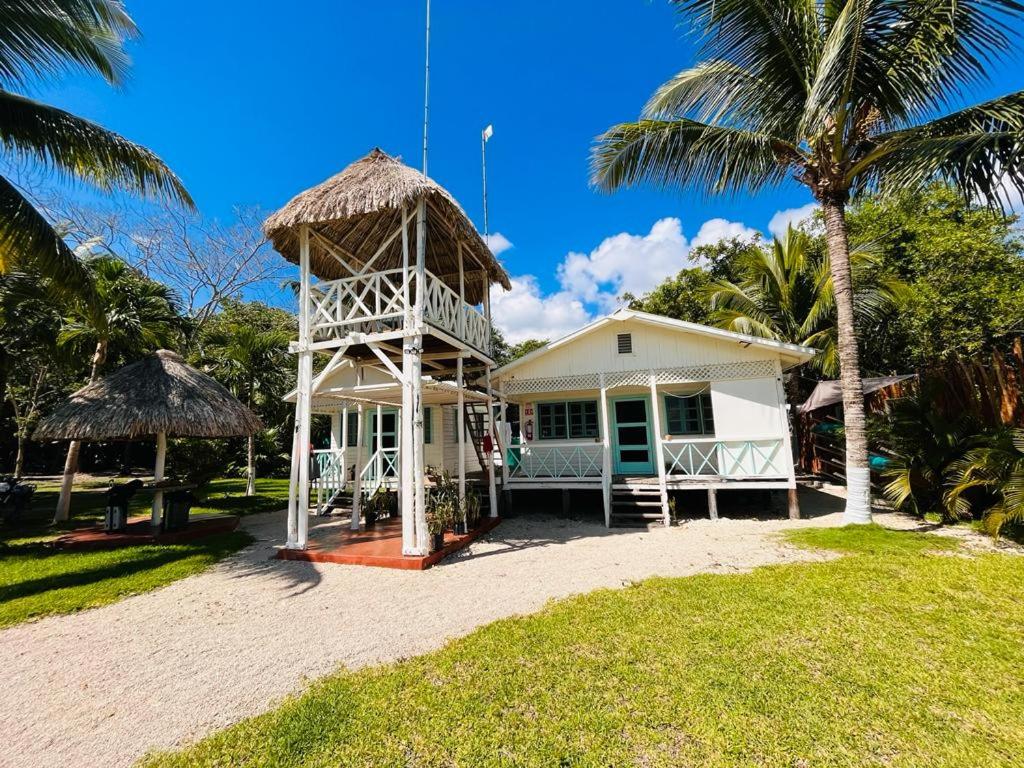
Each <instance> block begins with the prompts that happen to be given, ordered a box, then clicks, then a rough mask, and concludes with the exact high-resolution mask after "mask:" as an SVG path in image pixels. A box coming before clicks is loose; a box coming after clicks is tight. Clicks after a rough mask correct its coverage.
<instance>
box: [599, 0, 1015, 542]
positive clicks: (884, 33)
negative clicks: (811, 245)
mask: <svg viewBox="0 0 1024 768" xmlns="http://www.w3.org/2000/svg"><path fill="white" fill-rule="evenodd" d="M675 2H676V5H677V6H678V8H679V10H680V12H681V13H683V14H685V15H687V16H689V18H687V19H686V23H687V24H689V25H691V26H692V28H694V29H698V30H702V31H703V32H704V37H703V38H702V40H703V43H702V52H701V53H702V56H703V57H705V60H704V61H702V62H701V63H699V64H697V65H696V66H695V67H692V68H690V69H687V70H684V71H683V72H680V73H679V74H678V75H676V76H675V77H674V78H672V79H671V80H669V81H668V82H667V83H665V84H664V85H663V86H662V87H661V88H660V89H659V90H658V91H657V92H656V93H655V94H654V95H653V97H652V98H651V100H650V101H649V102H648V103H647V105H646V107H645V108H644V111H643V114H642V116H641V119H640V120H638V121H635V122H628V123H622V124H619V125H616V126H613V127H612V128H610V129H609V130H608V131H606V132H605V133H604V134H603V135H602V136H600V137H599V139H598V144H597V146H596V147H595V149H594V172H593V176H594V181H595V183H596V184H598V185H599V186H600V187H602V188H604V189H606V190H614V189H618V188H620V187H624V186H630V185H634V184H638V183H641V182H649V183H653V184H654V185H657V186H661V187H680V186H683V187H695V188H698V189H701V190H703V191H704V192H706V193H708V194H717V193H722V192H738V191H745V190H746V191H752V190H758V189H762V188H765V187H770V186H778V185H779V184H781V183H783V182H784V181H786V180H787V179H789V178H794V179H795V180H796V181H797V182H799V183H801V184H803V185H805V186H806V187H807V188H808V189H809V190H810V192H811V193H812V195H813V196H814V199H815V200H816V201H817V202H818V203H819V204H820V205H821V208H822V212H823V214H824V222H825V234H826V241H827V244H828V252H829V261H830V268H831V270H832V281H833V286H834V293H835V302H836V319H837V325H838V331H839V335H838V355H839V363H840V369H841V378H842V382H843V405H844V409H845V422H846V441H847V482H848V485H849V488H848V494H847V502H846V515H845V519H846V521H847V522H857V523H863V522H870V520H871V503H870V502H871V499H870V483H869V469H868V454H867V436H866V431H865V418H864V401H863V386H862V382H861V379H860V360H859V354H858V350H857V337H856V332H855V325H854V299H853V286H852V276H851V269H850V252H849V250H850V249H849V238H848V233H847V228H846V220H845V217H844V213H845V209H846V206H847V204H848V202H849V201H850V199H851V196H853V195H856V194H857V193H860V192H863V191H865V190H879V191H883V192H886V191H895V190H914V189H919V188H920V187H922V186H923V185H924V184H926V183H927V182H929V181H931V180H933V179H935V178H943V179H946V180H947V181H949V182H950V183H952V184H954V185H955V186H956V187H957V188H959V190H960V191H961V192H962V193H963V194H964V195H965V196H967V197H968V198H970V199H974V200H984V201H987V202H989V203H991V204H993V205H998V204H1000V203H1005V202H1006V197H1007V196H1008V194H1009V193H1010V192H1018V193H1024V168H1022V159H1024V141H1022V139H1024V92H1016V93H1011V94H1009V95H1006V96H1001V97H999V98H996V99H992V100H991V101H987V102H984V103H982V104H978V105H976V106H971V107H967V108H962V109H959V110H957V111H953V112H951V113H947V114H944V115H943V116H941V117H935V115H937V114H940V113H942V112H944V111H945V110H947V109H949V108H950V106H951V105H953V104H955V103H957V102H959V101H960V100H961V98H962V97H963V96H964V94H965V93H966V92H967V91H968V90H969V89H971V88H972V87H974V86H976V85H977V84H979V83H982V82H986V81H987V80H988V79H989V71H990V69H991V66H992V64H993V63H994V62H996V61H998V60H1000V59H1001V58H1002V57H1005V56H1006V54H1007V52H1009V51H1011V50H1014V48H1015V45H1014V44H1013V43H1012V42H1011V40H1010V36H1011V34H1012V33H1011V31H1010V28H1009V26H1008V25H1009V23H1010V21H1012V20H1013V18H1014V17H1020V16H1021V15H1024V6H1022V5H1021V4H1020V3H1019V2H1016V0H958V2H955V3H954V2H934V1H933V0H845V2H844V1H843V0H760V1H759V2H751V0H675Z"/></svg>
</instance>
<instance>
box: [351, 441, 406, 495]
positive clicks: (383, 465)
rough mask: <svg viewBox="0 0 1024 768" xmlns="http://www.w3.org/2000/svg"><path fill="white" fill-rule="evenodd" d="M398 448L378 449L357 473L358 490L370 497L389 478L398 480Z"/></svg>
mask: <svg viewBox="0 0 1024 768" xmlns="http://www.w3.org/2000/svg"><path fill="white" fill-rule="evenodd" d="M398 472H399V466H398V448H397V447H395V448H378V449H377V450H376V451H374V452H373V454H371V456H370V458H369V460H368V461H367V462H366V465H365V466H364V467H363V469H362V471H360V473H359V490H360V493H361V494H363V495H364V496H372V495H373V494H374V493H376V491H377V489H378V488H380V487H381V486H382V485H384V484H385V483H386V482H387V481H388V479H389V478H393V479H394V480H395V481H397V480H398Z"/></svg>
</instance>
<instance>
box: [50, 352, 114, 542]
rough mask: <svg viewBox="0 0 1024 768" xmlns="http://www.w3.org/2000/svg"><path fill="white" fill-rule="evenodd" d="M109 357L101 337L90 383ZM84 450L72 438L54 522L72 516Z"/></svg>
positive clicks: (95, 353)
mask: <svg viewBox="0 0 1024 768" xmlns="http://www.w3.org/2000/svg"><path fill="white" fill-rule="evenodd" d="M106 359H107V340H106V339H100V340H99V341H97V342H96V351H95V352H93V355H92V370H91V371H90V372H89V383H90V384H92V383H93V382H94V381H96V379H97V378H99V373H100V366H102V365H103V363H104V361H105V360H106ZM81 450H82V444H81V442H80V441H78V440H72V441H71V443H70V444H69V445H68V455H67V458H66V459H65V460H64V479H63V480H61V484H60V496H58V497H57V509H56V510H55V511H54V513H53V522H54V523H63V522H67V520H68V519H69V518H70V517H71V489H72V487H73V486H74V484H75V474H77V472H78V454H79V452H80V451H81Z"/></svg>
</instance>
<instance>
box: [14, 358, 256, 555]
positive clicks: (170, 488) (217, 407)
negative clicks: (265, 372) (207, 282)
mask: <svg viewBox="0 0 1024 768" xmlns="http://www.w3.org/2000/svg"><path fill="white" fill-rule="evenodd" d="M262 428H263V425H262V424H261V423H260V420H259V418H258V417H257V416H256V415H255V414H254V413H253V412H252V411H251V410H249V408H247V407H246V406H245V405H244V404H243V403H242V402H240V401H239V400H238V399H237V398H236V397H234V396H233V395H232V394H231V393H230V392H229V391H228V390H227V389H226V388H225V387H223V386H222V385H221V384H220V383H218V382H217V381H215V380H214V379H213V378H211V377H210V376H208V375H206V374H205V373H203V372H201V371H198V370H196V369H195V368H193V367H191V366H190V365H188V364H186V363H185V361H184V360H183V359H182V358H181V356H180V355H178V354H177V353H176V352H171V351H170V350H166V349H162V350H159V351H157V352H155V353H153V354H151V355H148V356H147V357H145V358H143V359H142V360H139V361H138V362H135V363H131V364H130V365H126V366H124V367H123V368H121V369H119V370H117V371H115V372H114V373H112V374H110V375H109V376H105V377H104V378H102V379H99V380H97V381H95V382H93V383H91V384H88V385H86V386H84V387H82V388H81V389H79V390H78V391H77V392H75V393H74V394H73V395H71V396H70V397H69V398H68V399H67V400H66V401H65V402H64V403H62V404H61V405H60V406H58V407H57V409H56V410H54V411H53V413H51V414H50V415H49V416H47V417H46V418H45V419H43V420H42V421H41V422H40V423H39V426H38V427H37V428H36V430H35V434H34V436H33V437H34V439H35V440H81V441H87V442H100V441H102V442H106V441H114V440H139V439H143V438H155V440H156V464H155V466H154V470H153V482H152V483H151V484H149V486H148V489H150V490H152V491H153V504H152V510H151V515H150V527H151V530H150V531H149V533H148V535H149V536H150V537H151V538H156V534H157V533H158V532H159V530H160V527H161V523H162V522H163V507H164V494H165V493H169V492H176V491H185V490H189V489H191V488H194V486H192V485H188V484H185V483H180V482H177V481H168V480H166V479H165V477H164V470H165V464H166V458H167V438H168V437H199V438H222V437H245V436H248V435H251V434H253V433H255V432H257V431H259V430H260V429H262ZM68 482H69V478H67V477H65V483H68ZM186 486H188V487H186ZM143 487H144V488H145V487H146V486H145V485H144V486H143ZM138 522H140V521H139V520H135V521H131V522H130V523H129V525H132V524H135V523H138ZM235 524H236V525H237V519H236V520H235ZM161 538H163V537H161Z"/></svg>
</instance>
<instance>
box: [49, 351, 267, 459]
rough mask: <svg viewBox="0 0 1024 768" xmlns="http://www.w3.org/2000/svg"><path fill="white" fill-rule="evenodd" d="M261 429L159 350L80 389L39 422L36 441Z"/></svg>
mask: <svg viewBox="0 0 1024 768" xmlns="http://www.w3.org/2000/svg"><path fill="white" fill-rule="evenodd" d="M262 428H263V425H262V424H261V423H260V420H259V419H258V418H257V417H256V414H254V413H253V412H252V411H250V410H249V409H248V408H246V407H245V405H243V404H242V403H240V402H239V401H238V400H237V399H236V398H235V397H234V396H233V395H232V394H231V393H230V392H228V391H227V390H226V389H225V388H224V387H222V386H221V385H220V384H218V383H217V382H216V381H214V380H213V379H211V378H210V377H209V376H207V375H206V374H205V373H202V372H200V371H197V370H196V369H195V368H193V367H191V366H190V365H186V364H185V361H184V360H182V359H181V356H180V355H178V354H176V353H174V352H171V351H169V350H166V349H161V350H160V351H158V352H155V353H154V354H152V355H149V356H148V357H145V358H143V359H142V360H139V361H138V362H136V363H132V364H130V365H126V366H124V368H121V369H120V370H118V371H115V372H114V373H112V374H110V375H109V376H106V377H104V378H102V379H100V380H99V381H96V382H94V383H92V384H88V385H86V386H84V387H82V388H81V389H80V390H78V391H77V392H75V393H74V394H73V395H71V397H69V398H68V399H67V400H66V401H65V402H64V403H63V404H61V405H60V406H59V407H58V408H57V410H55V411H54V412H53V413H51V414H50V415H49V416H47V417H46V418H45V419H43V420H42V421H41V422H40V423H39V426H38V427H36V431H35V434H34V435H33V437H34V439H36V440H120V439H129V440H131V439H135V438H138V437H145V436H148V435H155V434H157V433H158V432H166V433H167V435H168V436H169V437H235V436H241V435H251V434H253V433H254V432H258V431H259V430H261V429H262Z"/></svg>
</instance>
